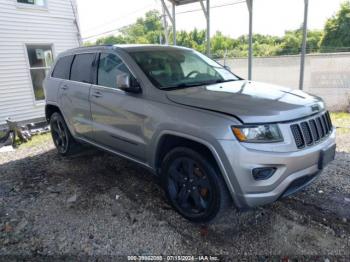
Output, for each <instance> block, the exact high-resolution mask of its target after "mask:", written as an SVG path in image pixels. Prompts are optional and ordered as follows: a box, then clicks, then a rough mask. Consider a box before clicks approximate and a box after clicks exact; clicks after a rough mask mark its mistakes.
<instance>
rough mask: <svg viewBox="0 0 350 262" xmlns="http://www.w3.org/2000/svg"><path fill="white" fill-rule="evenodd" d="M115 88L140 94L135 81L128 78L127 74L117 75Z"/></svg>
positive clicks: (139, 88)
mask: <svg viewBox="0 0 350 262" xmlns="http://www.w3.org/2000/svg"><path fill="white" fill-rule="evenodd" d="M116 81H117V83H116V84H117V88H119V89H121V90H124V91H125V92H130V93H141V87H140V86H139V84H138V83H137V81H136V80H133V79H131V78H130V75H129V74H124V73H123V74H118V75H117V77H116Z"/></svg>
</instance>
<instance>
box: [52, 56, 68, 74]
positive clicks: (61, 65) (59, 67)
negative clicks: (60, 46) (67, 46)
mask: <svg viewBox="0 0 350 262" xmlns="http://www.w3.org/2000/svg"><path fill="white" fill-rule="evenodd" d="M72 61H73V56H72V55H70V56H64V57H61V58H59V60H58V61H57V63H56V65H55V68H54V70H53V73H52V77H55V78H60V79H69V73H70V67H71V65H72Z"/></svg>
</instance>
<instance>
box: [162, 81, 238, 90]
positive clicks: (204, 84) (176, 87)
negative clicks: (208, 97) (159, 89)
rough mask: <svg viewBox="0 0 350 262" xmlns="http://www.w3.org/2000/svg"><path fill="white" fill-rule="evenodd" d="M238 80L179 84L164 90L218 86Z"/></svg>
mask: <svg viewBox="0 0 350 262" xmlns="http://www.w3.org/2000/svg"><path fill="white" fill-rule="evenodd" d="M237 80H238V79H229V80H221V79H218V80H215V81H207V82H197V83H180V84H178V85H176V86H170V87H167V88H164V89H166V90H174V89H180V88H186V87H195V86H206V85H213V84H219V83H225V82H231V81H237Z"/></svg>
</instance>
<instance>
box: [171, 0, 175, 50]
mask: <svg viewBox="0 0 350 262" xmlns="http://www.w3.org/2000/svg"><path fill="white" fill-rule="evenodd" d="M172 22H173V44H174V45H176V14H175V4H174V3H173V21H172Z"/></svg>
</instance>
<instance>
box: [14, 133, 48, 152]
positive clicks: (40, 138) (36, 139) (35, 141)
mask: <svg viewBox="0 0 350 262" xmlns="http://www.w3.org/2000/svg"><path fill="white" fill-rule="evenodd" d="M50 141H52V138H51V133H50V132H49V133H45V134H40V135H34V136H32V139H31V140H29V141H28V142H27V143H21V142H20V141H19V140H18V139H17V140H16V144H17V146H18V148H20V149H25V148H33V147H35V146H37V145H40V144H44V143H48V142H50Z"/></svg>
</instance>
